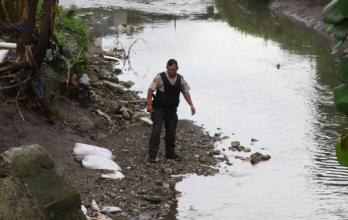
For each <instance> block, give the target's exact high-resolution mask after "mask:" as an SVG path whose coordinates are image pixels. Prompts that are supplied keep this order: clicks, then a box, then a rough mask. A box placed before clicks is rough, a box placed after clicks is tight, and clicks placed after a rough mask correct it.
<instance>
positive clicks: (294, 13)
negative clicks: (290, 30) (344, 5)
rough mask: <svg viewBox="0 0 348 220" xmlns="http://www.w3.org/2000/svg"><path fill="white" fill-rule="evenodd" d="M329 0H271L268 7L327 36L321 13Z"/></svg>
mask: <svg viewBox="0 0 348 220" xmlns="http://www.w3.org/2000/svg"><path fill="white" fill-rule="evenodd" d="M329 2H330V1H329V0H322V1H315V2H314V1H301V0H291V1H284V0H273V1H271V3H270V8H271V9H272V10H274V11H275V12H276V13H278V14H282V15H286V16H288V17H289V18H291V19H292V20H294V21H296V22H299V23H302V24H304V25H306V26H307V27H310V28H312V29H313V30H315V31H317V32H318V33H320V34H322V35H324V36H326V37H329V35H328V34H327V33H326V31H325V25H324V22H323V21H322V17H321V13H322V11H323V9H324V7H325V6H326V5H327V4H328V3H329Z"/></svg>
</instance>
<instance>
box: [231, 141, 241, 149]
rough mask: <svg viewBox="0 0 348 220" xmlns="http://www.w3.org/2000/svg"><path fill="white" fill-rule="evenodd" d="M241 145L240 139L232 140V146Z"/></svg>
mask: <svg viewBox="0 0 348 220" xmlns="http://www.w3.org/2000/svg"><path fill="white" fill-rule="evenodd" d="M239 145H240V142H239V141H232V142H231V147H234V148H235V147H238V146H239Z"/></svg>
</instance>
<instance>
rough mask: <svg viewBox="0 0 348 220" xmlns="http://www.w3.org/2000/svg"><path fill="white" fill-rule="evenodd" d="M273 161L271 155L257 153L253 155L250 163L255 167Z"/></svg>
mask: <svg viewBox="0 0 348 220" xmlns="http://www.w3.org/2000/svg"><path fill="white" fill-rule="evenodd" d="M270 159H271V156H270V155H263V154H261V153H259V152H256V153H253V154H252V155H251V156H250V163H251V164H252V165H255V164H257V163H259V162H260V161H267V160H270Z"/></svg>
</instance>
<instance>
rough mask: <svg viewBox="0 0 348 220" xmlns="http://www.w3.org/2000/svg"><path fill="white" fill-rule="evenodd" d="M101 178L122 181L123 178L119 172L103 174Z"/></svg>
mask: <svg viewBox="0 0 348 220" xmlns="http://www.w3.org/2000/svg"><path fill="white" fill-rule="evenodd" d="M101 177H102V178H104V179H114V180H117V179H123V178H124V177H125V176H124V174H123V173H121V172H120V171H115V172H114V173H105V174H102V175H101Z"/></svg>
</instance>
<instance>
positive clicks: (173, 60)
mask: <svg viewBox="0 0 348 220" xmlns="http://www.w3.org/2000/svg"><path fill="white" fill-rule="evenodd" d="M174 64H175V65H176V67H178V62H177V61H176V60H175V59H170V60H168V62H167V66H171V65H174Z"/></svg>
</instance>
